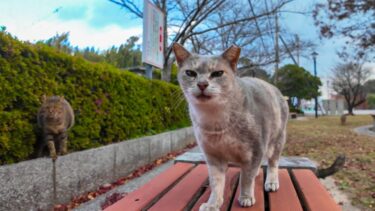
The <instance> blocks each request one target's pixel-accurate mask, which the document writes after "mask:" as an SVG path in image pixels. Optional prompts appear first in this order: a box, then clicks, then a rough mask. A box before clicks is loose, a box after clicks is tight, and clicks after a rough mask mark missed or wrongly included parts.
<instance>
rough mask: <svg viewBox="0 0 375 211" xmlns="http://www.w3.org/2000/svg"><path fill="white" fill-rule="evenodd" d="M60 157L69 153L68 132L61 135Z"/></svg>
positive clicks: (59, 138)
mask: <svg viewBox="0 0 375 211" xmlns="http://www.w3.org/2000/svg"><path fill="white" fill-rule="evenodd" d="M58 140H59V152H58V154H59V155H65V154H66V153H67V152H68V148H67V141H68V134H67V133H66V132H62V133H61V134H59V137H58Z"/></svg>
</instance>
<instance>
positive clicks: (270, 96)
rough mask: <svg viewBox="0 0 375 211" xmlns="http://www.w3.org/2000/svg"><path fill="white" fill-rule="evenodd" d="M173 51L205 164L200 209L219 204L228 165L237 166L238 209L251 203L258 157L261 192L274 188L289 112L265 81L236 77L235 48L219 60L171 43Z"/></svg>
mask: <svg viewBox="0 0 375 211" xmlns="http://www.w3.org/2000/svg"><path fill="white" fill-rule="evenodd" d="M173 51H174V54H175V57H176V60H177V63H178V66H179V74H178V81H179V83H180V86H181V88H182V90H183V93H184V95H185V97H186V99H187V101H188V104H189V113H190V118H191V120H192V123H193V128H194V133H195V136H196V139H197V142H198V145H199V147H200V148H201V150H202V151H203V152H204V154H205V158H206V161H207V164H208V170H209V176H210V186H211V190H212V192H211V195H210V198H209V200H208V202H207V203H204V204H202V205H201V207H200V210H201V211H204V210H219V209H220V207H221V205H222V204H223V194H224V193H223V191H224V184H225V172H226V169H227V165H228V162H233V163H237V164H238V165H239V166H240V168H241V174H240V189H241V191H240V196H239V198H238V201H239V203H240V205H241V206H243V207H249V206H252V205H254V203H255V198H254V180H255V177H256V175H257V172H258V170H259V168H260V166H261V162H262V158H263V157H265V158H268V163H269V166H268V168H267V178H266V182H265V185H264V188H265V190H266V191H276V190H278V188H279V179H278V160H279V157H280V154H281V151H282V148H283V145H284V143H285V137H286V124H287V120H288V112H289V109H288V105H287V103H286V100H285V99H284V98H283V95H282V94H281V93H280V91H279V90H278V89H277V88H276V87H274V86H272V85H270V84H268V83H267V82H265V81H262V80H259V79H256V78H239V77H237V76H236V70H237V68H236V66H237V62H238V59H239V56H240V52H241V49H240V48H239V47H237V46H232V47H230V48H229V49H227V50H226V51H225V52H224V53H223V54H221V55H220V56H201V55H196V54H191V53H190V52H188V51H187V50H186V49H184V47H182V46H181V45H179V44H177V43H175V44H174V45H173Z"/></svg>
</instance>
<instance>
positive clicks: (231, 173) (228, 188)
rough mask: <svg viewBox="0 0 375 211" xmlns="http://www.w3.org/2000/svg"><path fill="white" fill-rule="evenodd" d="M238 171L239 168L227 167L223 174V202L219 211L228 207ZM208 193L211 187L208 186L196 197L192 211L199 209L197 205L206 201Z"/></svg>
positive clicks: (223, 210) (224, 210)
mask: <svg viewBox="0 0 375 211" xmlns="http://www.w3.org/2000/svg"><path fill="white" fill-rule="evenodd" d="M239 172H240V169H239V168H229V169H228V171H227V173H226V175H225V187H224V203H223V206H222V207H221V209H220V210H221V211H226V210H227V209H228V206H229V205H230V201H231V199H232V195H233V191H234V189H235V185H237V182H238V176H239ZM210 194H211V188H210V187H208V188H207V189H206V191H205V192H204V193H203V194H202V196H201V197H200V198H199V199H198V201H197V202H196V203H195V205H194V207H193V208H192V211H199V207H200V206H201V204H203V203H205V202H207V201H208V198H209V197H210Z"/></svg>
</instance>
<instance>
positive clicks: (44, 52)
mask: <svg viewBox="0 0 375 211" xmlns="http://www.w3.org/2000/svg"><path fill="white" fill-rule="evenodd" d="M43 94H46V95H48V96H49V95H63V96H64V97H65V98H66V99H67V100H68V101H69V102H70V104H71V105H72V107H73V109H74V113H75V115H76V124H75V126H74V127H73V128H72V130H71V132H70V133H69V145H68V148H69V150H70V151H77V150H83V149H88V148H93V147H98V146H101V145H105V144H109V143H113V142H119V141H122V140H126V139H130V138H134V137H139V136H145V135H151V134H155V133H159V132H162V131H166V130H171V129H175V128H180V127H184V126H188V125H189V124H190V121H189V118H188V115H187V109H186V103H185V101H183V100H182V93H181V91H180V89H179V88H178V87H177V86H175V85H173V84H169V83H165V82H162V81H159V80H147V79H145V78H143V77H140V76H137V75H136V74H133V73H130V72H128V71H121V70H119V69H117V68H115V67H113V66H111V65H108V64H104V63H99V64H98V63H95V64H94V63H90V62H88V61H86V60H84V59H82V58H79V57H73V56H70V55H67V54H64V53H60V52H58V51H57V50H55V49H53V48H50V47H48V46H46V45H44V44H36V45H33V44H30V43H23V42H20V41H18V40H16V39H14V38H13V37H11V36H10V35H9V34H7V33H5V32H0V164H6V163H13V162H18V161H21V160H25V159H28V158H30V157H31V155H32V154H33V152H34V151H35V150H36V149H35V148H36V147H35V145H36V144H37V140H38V139H40V138H37V137H39V132H38V128H37V126H36V114H37V111H38V108H39V106H40V105H41V102H40V98H41V96H42V95H43ZM177 97H179V98H180V97H181V100H178V99H177ZM178 103H180V104H178Z"/></svg>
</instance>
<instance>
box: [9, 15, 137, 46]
mask: <svg viewBox="0 0 375 211" xmlns="http://www.w3.org/2000/svg"><path fill="white" fill-rule="evenodd" d="M7 31H9V32H10V33H11V34H13V35H16V36H17V37H18V38H19V39H21V40H29V41H31V42H35V41H38V40H45V39H48V38H50V37H52V36H54V35H56V33H63V32H70V42H71V44H72V45H73V46H79V47H80V48H83V47H87V46H95V47H96V48H100V49H107V48H110V47H111V46H113V45H115V46H118V45H120V44H123V43H125V41H126V40H127V39H128V38H129V37H130V36H141V35H142V27H135V28H126V29H125V28H121V27H119V26H118V25H115V24H113V25H108V26H106V27H104V28H93V27H90V26H89V25H88V24H87V23H86V22H84V21H77V20H75V21H61V20H57V19H55V20H49V21H41V22H39V23H37V24H35V25H33V26H32V27H29V29H25V28H24V27H17V26H16V27H14V26H12V25H11V26H9V27H7Z"/></svg>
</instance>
